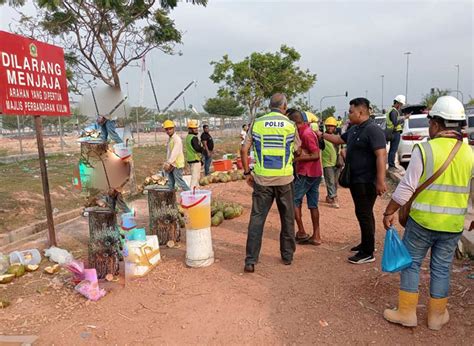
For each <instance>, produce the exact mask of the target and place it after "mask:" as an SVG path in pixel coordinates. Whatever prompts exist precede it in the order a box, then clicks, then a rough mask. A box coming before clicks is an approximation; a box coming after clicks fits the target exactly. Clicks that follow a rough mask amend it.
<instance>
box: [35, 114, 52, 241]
mask: <svg viewBox="0 0 474 346" xmlns="http://www.w3.org/2000/svg"><path fill="white" fill-rule="evenodd" d="M33 118H34V120H35V129H36V143H37V144H38V155H39V163H40V169H41V182H42V183H43V195H44V205H45V207H46V220H47V223H48V239H49V246H57V241H56V231H55V230H54V220H53V208H52V206H51V196H50V194H49V182H48V169H47V167H46V155H45V153H44V144H43V122H42V121H41V117H40V116H39V115H35V116H33Z"/></svg>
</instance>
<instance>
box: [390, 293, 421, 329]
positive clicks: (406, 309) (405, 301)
mask: <svg viewBox="0 0 474 346" xmlns="http://www.w3.org/2000/svg"><path fill="white" fill-rule="evenodd" d="M398 292H399V293H398V309H386V310H385V311H384V312H383V317H384V318H385V319H386V320H387V321H389V322H392V323H398V324H401V325H403V326H405V327H416V325H417V318H416V306H417V304H418V293H412V292H407V291H402V290H400V291H398Z"/></svg>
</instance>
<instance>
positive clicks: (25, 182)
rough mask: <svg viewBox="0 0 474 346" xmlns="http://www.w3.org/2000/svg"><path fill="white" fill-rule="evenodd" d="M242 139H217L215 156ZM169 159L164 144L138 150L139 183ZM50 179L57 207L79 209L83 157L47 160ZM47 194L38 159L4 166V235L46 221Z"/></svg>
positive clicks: (0, 223)
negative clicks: (76, 180) (76, 173)
mask: <svg viewBox="0 0 474 346" xmlns="http://www.w3.org/2000/svg"><path fill="white" fill-rule="evenodd" d="M238 148H239V139H238V138H225V139H222V140H216V145H215V152H214V157H215V158H216V159H218V158H221V157H222V155H223V154H226V153H236V152H237V150H238ZM165 157H166V147H165V146H164V145H158V146H150V147H140V148H135V149H134V153H133V160H134V166H135V176H136V181H137V184H141V183H142V182H143V181H144V179H145V178H146V177H147V176H149V175H150V174H154V173H156V172H158V171H159V170H161V168H162V166H163V162H164V160H165ZM47 161H48V178H49V186H50V193H51V200H52V205H53V208H56V209H58V212H59V213H63V212H66V211H69V210H72V209H75V208H79V207H81V206H82V205H83V203H84V198H83V197H81V196H80V194H79V192H77V191H74V190H73V186H72V172H73V169H74V167H75V165H77V163H78V161H79V154H68V155H62V154H58V155H54V156H49V157H48V158H47ZM45 218H46V213H45V209H44V199H43V191H42V185H41V173H40V168H39V162H38V159H34V160H27V161H22V162H16V163H11V164H3V165H0V233H5V232H8V231H11V230H14V229H17V228H19V227H22V226H26V225H28V224H31V223H33V222H36V221H39V220H44V219H45Z"/></svg>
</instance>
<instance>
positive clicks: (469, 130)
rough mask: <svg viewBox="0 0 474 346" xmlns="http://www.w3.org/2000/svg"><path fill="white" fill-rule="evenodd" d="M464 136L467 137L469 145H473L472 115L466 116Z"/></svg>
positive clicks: (473, 119)
mask: <svg viewBox="0 0 474 346" xmlns="http://www.w3.org/2000/svg"><path fill="white" fill-rule="evenodd" d="M466 134H467V136H468V140H469V144H470V145H474V114H468V115H467V127H466Z"/></svg>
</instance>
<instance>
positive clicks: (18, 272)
mask: <svg viewBox="0 0 474 346" xmlns="http://www.w3.org/2000/svg"><path fill="white" fill-rule="evenodd" d="M7 273H8V274H13V275H15V276H16V277H17V278H19V277H20V276H23V275H24V274H25V266H24V265H23V264H20V263H14V264H12V265H11V266H10V268H8V271H7Z"/></svg>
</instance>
